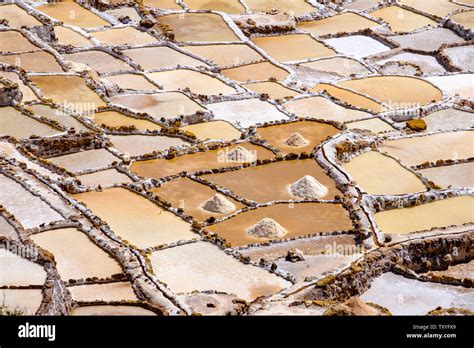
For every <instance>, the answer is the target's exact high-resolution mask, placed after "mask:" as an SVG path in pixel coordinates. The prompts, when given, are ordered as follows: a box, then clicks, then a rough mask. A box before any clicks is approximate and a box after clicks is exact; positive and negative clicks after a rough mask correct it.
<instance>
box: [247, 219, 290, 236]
mask: <svg viewBox="0 0 474 348" xmlns="http://www.w3.org/2000/svg"><path fill="white" fill-rule="evenodd" d="M247 233H248V234H250V235H251V236H254V237H257V238H280V237H283V236H284V235H285V234H286V233H287V230H286V229H285V228H283V227H282V226H281V225H280V224H279V223H278V222H276V221H275V220H273V219H270V218H263V219H262V220H260V221H259V222H258V223H256V224H255V225H253V226H252V227H250V228H249V229H248V230H247Z"/></svg>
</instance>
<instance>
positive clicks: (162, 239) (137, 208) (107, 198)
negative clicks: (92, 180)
mask: <svg viewBox="0 0 474 348" xmlns="http://www.w3.org/2000/svg"><path fill="white" fill-rule="evenodd" d="M73 197H74V198H75V199H76V200H78V201H80V202H83V203H85V204H86V205H87V207H88V208H89V209H91V210H92V212H93V213H94V214H95V215H98V216H99V217H101V218H102V219H103V220H104V221H106V222H107V223H108V225H109V226H110V228H111V229H112V231H113V232H114V233H115V234H116V235H118V236H120V238H122V239H123V240H127V241H129V242H130V243H131V244H134V245H136V246H137V247H138V248H147V247H153V246H158V245H161V244H169V243H174V242H177V241H179V240H190V239H193V238H197V235H196V234H194V233H192V232H191V226H190V225H189V224H188V223H187V222H185V221H184V220H181V218H179V217H177V216H176V215H174V214H173V213H171V212H168V211H166V210H164V209H162V208H160V207H159V206H158V205H156V204H155V203H153V202H151V201H150V200H148V199H147V198H145V197H143V196H141V195H139V194H137V193H134V192H132V191H129V190H127V189H125V188H121V187H116V188H110V189H106V190H103V191H101V192H95V191H90V192H86V193H79V194H75V195H73ZM156 226H160V227H159V229H157V228H156Z"/></svg>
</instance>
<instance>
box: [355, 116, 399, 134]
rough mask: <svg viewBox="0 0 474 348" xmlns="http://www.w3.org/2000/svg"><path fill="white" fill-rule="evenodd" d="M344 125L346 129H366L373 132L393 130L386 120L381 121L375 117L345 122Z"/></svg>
mask: <svg viewBox="0 0 474 348" xmlns="http://www.w3.org/2000/svg"><path fill="white" fill-rule="evenodd" d="M346 127H347V128H348V129H366V130H369V131H371V132H373V133H383V132H391V131H393V130H394V128H393V127H392V126H390V125H389V124H388V123H387V122H385V121H382V120H381V119H380V118H377V117H375V118H371V119H368V120H362V121H355V122H350V123H346Z"/></svg>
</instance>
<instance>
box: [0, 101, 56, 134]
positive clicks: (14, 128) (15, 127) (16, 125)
mask: <svg viewBox="0 0 474 348" xmlns="http://www.w3.org/2000/svg"><path fill="white" fill-rule="evenodd" d="M0 112H1V114H2V117H1V118H0V134H3V135H10V136H13V137H15V138H17V139H21V138H29V137H30V136H31V135H38V136H43V137H44V136H51V135H54V134H59V133H61V132H62V131H61V130H59V129H55V128H53V127H52V126H50V125H47V124H45V123H42V122H40V121H37V120H35V119H34V118H32V117H29V116H27V115H25V114H23V113H22V112H21V111H19V110H17V109H15V108H13V107H11V106H6V107H0Z"/></svg>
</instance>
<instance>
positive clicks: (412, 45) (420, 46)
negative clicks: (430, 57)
mask: <svg viewBox="0 0 474 348" xmlns="http://www.w3.org/2000/svg"><path fill="white" fill-rule="evenodd" d="M390 39H391V40H393V41H395V42H397V43H398V44H399V45H400V47H401V48H403V49H413V50H417V51H423V52H435V51H437V50H438V49H439V48H440V47H441V46H442V45H444V44H454V43H462V42H464V40H463V39H462V38H461V37H459V36H458V35H456V34H455V33H454V32H452V31H451V30H449V29H446V28H434V29H428V30H423V31H419V32H415V33H411V34H404V35H396V36H391V37H390Z"/></svg>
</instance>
